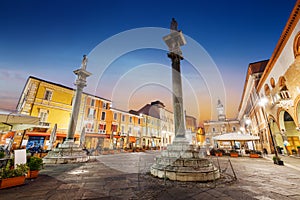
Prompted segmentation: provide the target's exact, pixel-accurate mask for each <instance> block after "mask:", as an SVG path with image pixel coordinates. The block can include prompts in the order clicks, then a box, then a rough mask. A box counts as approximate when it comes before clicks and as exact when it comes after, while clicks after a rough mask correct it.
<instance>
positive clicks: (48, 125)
mask: <svg viewBox="0 0 300 200" xmlns="http://www.w3.org/2000/svg"><path fill="white" fill-rule="evenodd" d="M39 125H40V126H43V127H48V128H49V127H50V123H48V122H39Z"/></svg>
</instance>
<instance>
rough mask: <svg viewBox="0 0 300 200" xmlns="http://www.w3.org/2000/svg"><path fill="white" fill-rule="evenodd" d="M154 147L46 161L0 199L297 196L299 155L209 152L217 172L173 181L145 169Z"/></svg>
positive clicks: (264, 198) (226, 199)
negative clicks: (205, 178)
mask: <svg viewBox="0 0 300 200" xmlns="http://www.w3.org/2000/svg"><path fill="white" fill-rule="evenodd" d="M158 153H159V152H146V153H121V154H114V155H102V156H97V157H94V158H93V159H92V160H91V161H89V162H87V163H81V164H61V165H46V166H45V168H44V169H43V170H42V171H41V172H40V175H39V177H38V178H37V179H34V180H27V181H26V184H25V185H23V186H18V187H14V188H8V189H2V190H0V200H2V199H3V200H6V199H9V200H13V199H26V200H27V199H28V200H31V199H34V200H37V199H55V200H60V199H68V200H69V199H162V200H168V199H170V200H171V199H172V200H173V199H210V200H211V199H224V200H230V199H236V200H240V199H260V200H271V199H280V200H285V199H300V187H299V183H300V172H299V171H300V168H299V167H300V159H296V158H290V157H282V159H283V160H284V161H285V164H286V166H278V165H274V164H273V162H272V160H271V158H272V156H271V155H269V156H267V157H266V158H258V159H251V158H248V157H239V158H230V161H231V163H232V166H233V169H234V172H235V173H236V176H237V180H236V181H235V180H234V178H233V175H234V174H233V171H232V170H231V167H230V163H229V161H228V159H229V157H220V158H216V157H213V158H211V160H212V162H214V163H215V164H216V165H217V166H218V163H219V164H220V168H221V170H222V171H225V170H226V173H222V178H221V179H220V180H218V181H216V182H209V183H186V182H173V181H169V180H163V179H157V178H154V177H152V176H151V175H150V174H149V167H150V166H151V165H152V164H153V163H154V157H155V156H156V155H157V154H158Z"/></svg>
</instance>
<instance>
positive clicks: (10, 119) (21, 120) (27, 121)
mask: <svg viewBox="0 0 300 200" xmlns="http://www.w3.org/2000/svg"><path fill="white" fill-rule="evenodd" d="M39 122H40V119H39V118H38V117H32V116H29V115H23V114H19V113H16V112H11V111H6V110H0V124H2V125H0V129H1V128H3V129H4V128H6V127H5V126H10V127H11V130H25V129H28V128H31V127H34V126H36V125H38V124H39ZM3 129H1V130H3Z"/></svg>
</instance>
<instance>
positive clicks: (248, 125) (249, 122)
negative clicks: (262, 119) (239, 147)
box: [245, 117, 256, 150]
mask: <svg viewBox="0 0 300 200" xmlns="http://www.w3.org/2000/svg"><path fill="white" fill-rule="evenodd" d="M251 123H252V121H251V119H249V118H248V117H247V118H246V120H245V124H246V128H247V133H248V134H250V135H252V133H251V130H250V125H251ZM251 143H252V147H253V150H255V149H256V148H255V144H254V142H253V140H252V141H251Z"/></svg>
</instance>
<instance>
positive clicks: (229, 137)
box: [213, 133, 259, 141]
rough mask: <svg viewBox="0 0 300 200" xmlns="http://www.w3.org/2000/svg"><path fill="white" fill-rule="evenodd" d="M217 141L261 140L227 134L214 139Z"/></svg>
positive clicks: (243, 135) (255, 137)
mask: <svg viewBox="0 0 300 200" xmlns="http://www.w3.org/2000/svg"><path fill="white" fill-rule="evenodd" d="M213 140H217V141H253V140H259V137H258V136H254V135H249V134H241V133H226V134H222V135H218V136H215V137H213Z"/></svg>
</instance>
